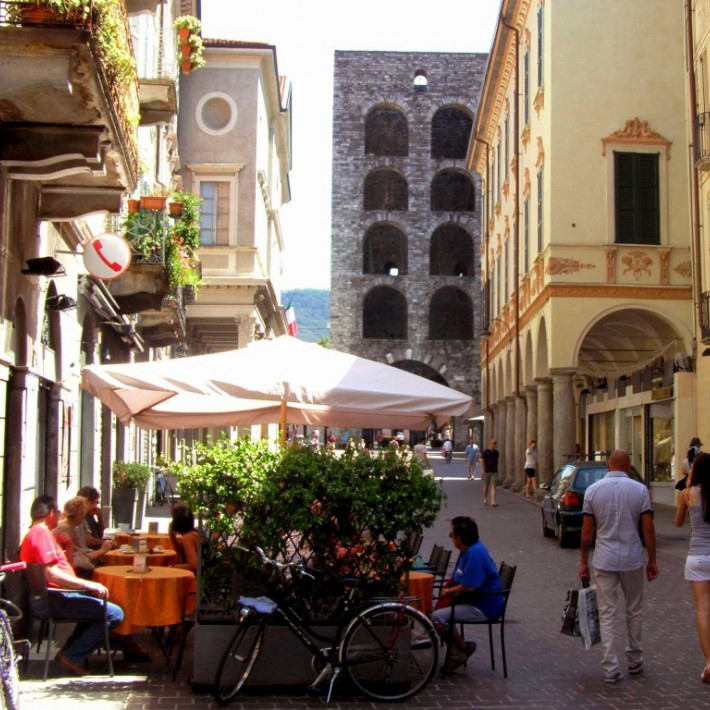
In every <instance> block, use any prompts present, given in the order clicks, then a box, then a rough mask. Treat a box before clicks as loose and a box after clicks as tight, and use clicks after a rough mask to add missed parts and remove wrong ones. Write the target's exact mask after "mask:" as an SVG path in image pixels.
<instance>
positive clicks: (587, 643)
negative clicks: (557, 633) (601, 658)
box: [577, 584, 602, 650]
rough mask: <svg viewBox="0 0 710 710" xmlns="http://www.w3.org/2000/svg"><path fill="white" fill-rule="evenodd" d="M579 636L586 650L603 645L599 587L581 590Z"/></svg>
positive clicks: (578, 616) (593, 586)
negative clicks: (598, 597)
mask: <svg viewBox="0 0 710 710" xmlns="http://www.w3.org/2000/svg"><path fill="white" fill-rule="evenodd" d="M577 603H578V608H579V611H578V614H577V619H578V622H579V634H580V636H581V637H582V641H583V642H584V648H586V649H587V650H589V649H590V648H591V647H592V646H595V645H596V644H598V643H601V640H602V636H601V631H600V629H599V609H598V608H597V586H596V584H592V585H591V586H589V587H585V588H584V589H580V590H579V598H578V602H577Z"/></svg>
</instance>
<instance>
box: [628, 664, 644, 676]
mask: <svg viewBox="0 0 710 710" xmlns="http://www.w3.org/2000/svg"><path fill="white" fill-rule="evenodd" d="M639 673H643V661H635V662H634V663H629V675H638V674H639Z"/></svg>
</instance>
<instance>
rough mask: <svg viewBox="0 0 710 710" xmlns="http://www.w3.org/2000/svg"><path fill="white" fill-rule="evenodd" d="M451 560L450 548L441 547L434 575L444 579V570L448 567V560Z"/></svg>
mask: <svg viewBox="0 0 710 710" xmlns="http://www.w3.org/2000/svg"><path fill="white" fill-rule="evenodd" d="M450 561H451V550H444V549H443V548H442V550H441V554H440V555H439V559H438V561H437V564H436V575H437V576H438V577H441V578H442V579H444V578H445V577H446V572H447V571H448V569H449V562H450Z"/></svg>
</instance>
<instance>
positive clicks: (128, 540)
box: [114, 532, 175, 550]
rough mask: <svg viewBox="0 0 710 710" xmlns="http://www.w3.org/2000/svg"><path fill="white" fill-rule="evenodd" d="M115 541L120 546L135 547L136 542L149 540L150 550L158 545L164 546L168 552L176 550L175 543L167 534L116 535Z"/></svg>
mask: <svg viewBox="0 0 710 710" xmlns="http://www.w3.org/2000/svg"><path fill="white" fill-rule="evenodd" d="M114 539H115V540H116V542H117V543H118V544H119V545H133V541H134V540H147V541H148V549H149V550H152V549H153V548H154V547H155V546H156V545H162V546H163V547H164V548H165V549H166V550H174V549H175V547H174V545H173V541H172V540H171V539H170V535H168V534H167V533H145V532H142V533H134V534H131V533H122V532H120V533H116V535H115V536H114Z"/></svg>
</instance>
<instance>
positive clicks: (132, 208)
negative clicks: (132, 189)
mask: <svg viewBox="0 0 710 710" xmlns="http://www.w3.org/2000/svg"><path fill="white" fill-rule="evenodd" d="M140 208H141V201H140V200H128V212H129V214H135V213H136V212H139V211H140Z"/></svg>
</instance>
